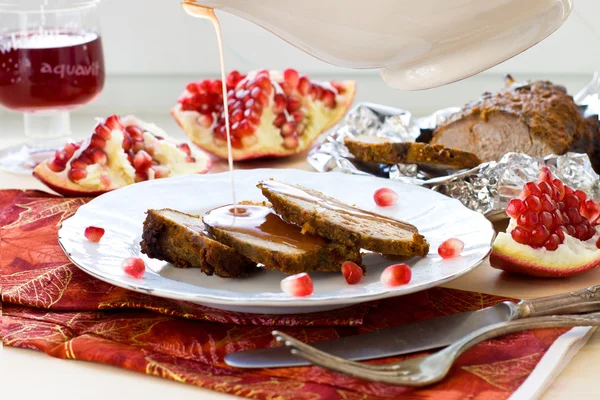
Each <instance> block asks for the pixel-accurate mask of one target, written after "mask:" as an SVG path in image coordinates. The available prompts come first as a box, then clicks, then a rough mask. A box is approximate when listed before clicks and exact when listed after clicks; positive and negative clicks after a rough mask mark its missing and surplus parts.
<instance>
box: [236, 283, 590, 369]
mask: <svg viewBox="0 0 600 400" xmlns="http://www.w3.org/2000/svg"><path fill="white" fill-rule="evenodd" d="M598 310H600V286H592V287H589V288H586V289H582V290H579V291H576V292H570V293H563V294H559V295H555V296H547V297H541V298H537V299H530V300H521V301H519V302H518V303H514V302H511V301H505V302H503V303H500V304H497V305H495V306H493V307H487V308H484V309H481V310H477V311H469V312H464V313H460V314H455V315H447V316H443V317H438V318H432V319H428V320H423V321H417V322H410V323H406V324H403V325H398V326H394V327H390V328H384V329H380V330H378V331H373V332H369V333H365V334H361V335H354V336H347V337H343V338H339V339H332V340H324V341H320V342H313V343H311V345H312V346H315V347H316V348H317V349H320V350H323V351H325V352H327V353H330V354H333V355H336V356H338V357H343V358H346V359H349V360H355V361H360V360H370V359H374V358H381V357H391V356H398V355H402V354H407V353H413V352H418V351H425V350H431V349H436V348H440V347H444V346H448V345H449V344H451V343H453V342H455V341H456V340H458V339H460V338H461V337H463V336H465V335H466V334H468V333H470V332H473V331H474V330H477V329H479V328H482V327H484V326H488V325H491V324H495V323H498V322H504V321H511V320H514V319H519V318H529V317H538V316H542V315H554V314H579V313H587V312H592V311H598ZM225 362H226V363H227V364H229V365H231V366H233V367H238V368H278V367H293V366H302V365H309V364H308V363H307V362H305V361H303V360H302V359H300V358H297V357H295V356H294V355H292V354H291V353H290V351H289V349H287V348H286V347H274V348H269V349H258V350H246V351H240V352H236V353H229V354H227V355H226V356H225Z"/></svg>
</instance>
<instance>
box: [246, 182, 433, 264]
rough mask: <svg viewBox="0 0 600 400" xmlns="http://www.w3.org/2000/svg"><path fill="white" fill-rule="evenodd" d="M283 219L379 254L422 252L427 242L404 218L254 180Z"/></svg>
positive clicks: (297, 188) (306, 230) (294, 187)
mask: <svg viewBox="0 0 600 400" xmlns="http://www.w3.org/2000/svg"><path fill="white" fill-rule="evenodd" d="M258 187H259V188H260V189H261V190H262V193H263V195H264V196H265V197H266V198H267V199H268V200H269V201H270V202H271V204H272V205H273V209H274V210H275V211H276V212H277V214H279V215H280V216H281V218H283V219H284V220H285V221H287V222H290V223H293V224H296V225H298V226H301V227H302V232H303V233H307V234H317V235H320V236H323V237H326V238H329V239H331V240H333V241H334V242H337V243H344V244H346V245H348V246H358V247H360V248H363V249H366V250H371V251H374V252H378V253H383V254H393V255H403V256H422V257H424V256H426V255H427V253H428V252H429V243H427V241H426V240H425V238H424V237H423V236H422V235H421V234H419V231H418V230H417V228H416V227H415V226H413V225H410V224H407V223H406V222H403V221H399V220H396V219H393V218H389V217H385V216H383V215H380V214H376V213H372V212H369V211H365V210H361V209H359V208H357V207H352V206H349V205H347V204H344V203H342V202H341V201H339V200H336V199H334V198H332V197H328V196H325V195H324V194H323V193H320V192H318V191H316V190H313V189H309V188H305V187H302V186H299V185H291V184H287V183H283V182H278V181H274V180H266V181H262V182H260V183H259V184H258Z"/></svg>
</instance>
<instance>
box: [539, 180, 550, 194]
mask: <svg viewBox="0 0 600 400" xmlns="http://www.w3.org/2000/svg"><path fill="white" fill-rule="evenodd" d="M538 186H539V188H540V191H541V192H542V193H546V194H547V195H548V196H550V197H552V186H550V184H549V183H548V182H540V183H538Z"/></svg>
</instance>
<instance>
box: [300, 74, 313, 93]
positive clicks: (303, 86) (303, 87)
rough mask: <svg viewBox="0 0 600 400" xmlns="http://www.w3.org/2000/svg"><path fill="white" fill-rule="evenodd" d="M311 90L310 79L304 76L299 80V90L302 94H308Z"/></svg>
mask: <svg viewBox="0 0 600 400" xmlns="http://www.w3.org/2000/svg"><path fill="white" fill-rule="evenodd" d="M309 91H310V81H309V80H308V78H307V77H306V76H303V77H302V78H300V80H299V81H298V92H300V94H301V95H303V96H306V95H307V94H308V92H309Z"/></svg>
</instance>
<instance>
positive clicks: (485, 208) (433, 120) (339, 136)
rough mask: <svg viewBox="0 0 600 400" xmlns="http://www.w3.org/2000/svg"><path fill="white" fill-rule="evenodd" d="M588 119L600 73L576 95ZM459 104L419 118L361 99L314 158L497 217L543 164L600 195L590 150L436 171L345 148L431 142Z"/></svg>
mask: <svg viewBox="0 0 600 400" xmlns="http://www.w3.org/2000/svg"><path fill="white" fill-rule="evenodd" d="M574 99H575V102H576V103H577V104H578V105H579V106H580V107H581V111H582V112H583V113H584V115H585V116H586V117H590V116H596V118H597V115H598V114H599V113H600V75H598V74H597V73H596V74H594V77H593V79H592V81H591V82H590V83H589V84H588V85H587V86H586V87H584V88H583V89H582V90H581V91H579V93H578V94H577V95H575V96H574ZM459 110H460V108H459V107H450V108H445V109H442V110H438V111H436V112H434V113H433V114H431V115H428V116H425V117H421V118H416V117H413V116H412V114H411V113H410V112H409V111H407V110H403V109H399V108H392V107H387V106H383V105H379V104H374V103H359V104H357V105H356V106H355V107H353V108H352V109H351V110H350V112H349V113H348V114H347V116H346V118H345V119H344V121H343V122H342V123H340V124H338V125H337V126H336V127H335V128H334V129H332V130H330V131H329V132H328V133H327V134H326V135H325V136H324V137H322V138H321V139H320V140H319V142H318V144H317V145H316V146H315V147H314V148H313V149H312V150H311V151H310V153H309V155H308V162H309V163H310V164H311V165H312V166H313V167H314V168H315V169H316V170H317V171H320V172H329V171H342V172H346V173H351V174H359V175H375V176H380V177H385V178H389V179H393V180H399V181H402V182H406V183H411V184H415V185H421V186H424V187H428V188H431V189H432V190H435V191H438V192H440V193H443V194H445V195H447V196H450V197H453V198H455V199H458V200H460V201H461V202H462V203H463V204H464V205H465V206H466V207H468V208H470V209H471V210H474V211H478V212H481V213H483V214H484V215H485V216H486V217H488V218H489V219H491V220H496V219H501V218H505V216H506V214H505V213H504V209H505V208H506V204H507V203H508V201H509V200H510V199H511V198H513V197H515V196H517V195H518V194H519V193H520V191H521V189H522V187H523V185H524V184H525V183H526V182H528V181H531V180H535V179H537V176H538V174H539V171H540V168H541V167H542V166H548V167H549V168H550V169H551V170H552V171H553V173H554V174H555V175H556V176H557V177H558V178H560V179H561V180H562V181H563V182H564V183H565V184H567V185H569V186H571V187H576V188H578V189H581V190H583V191H585V192H587V193H588V194H589V195H590V197H593V198H595V199H599V198H600V181H599V178H600V177H599V176H598V175H597V174H596V173H595V172H594V170H593V169H592V166H591V163H590V160H589V158H588V156H587V155H586V154H578V153H568V154H565V155H561V156H557V155H549V156H547V157H545V158H544V159H541V158H533V157H530V156H528V155H526V154H522V153H508V154H506V155H505V156H504V157H502V159H501V160H499V161H497V162H487V163H483V164H481V165H479V166H477V167H475V168H473V169H470V170H463V171H458V172H456V171H430V170H423V169H420V168H419V167H418V166H417V165H410V164H398V165H394V166H384V165H367V164H364V163H359V162H356V161H355V160H354V158H353V156H352V154H350V152H349V151H348V149H347V148H346V146H344V138H345V137H355V136H362V135H367V136H377V137H385V138H387V139H390V140H393V141H398V142H414V141H423V142H428V141H429V140H430V139H431V134H432V132H433V130H435V128H436V127H437V126H439V125H440V124H442V123H443V122H445V121H446V120H447V119H448V118H449V117H450V116H451V115H452V114H454V113H456V112H457V111H459Z"/></svg>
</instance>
